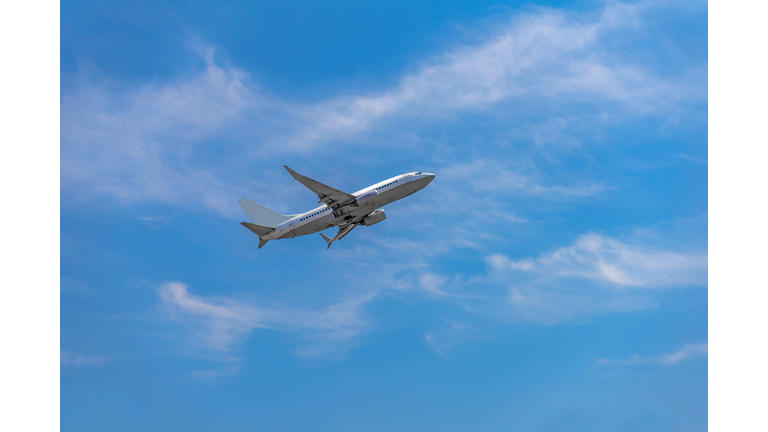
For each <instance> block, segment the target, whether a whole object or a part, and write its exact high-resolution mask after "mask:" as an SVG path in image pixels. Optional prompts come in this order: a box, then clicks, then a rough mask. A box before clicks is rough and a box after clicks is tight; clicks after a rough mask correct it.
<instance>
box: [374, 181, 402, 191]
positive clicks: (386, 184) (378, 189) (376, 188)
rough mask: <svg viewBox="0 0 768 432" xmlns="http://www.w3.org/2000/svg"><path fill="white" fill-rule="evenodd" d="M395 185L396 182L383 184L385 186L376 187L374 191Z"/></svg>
mask: <svg viewBox="0 0 768 432" xmlns="http://www.w3.org/2000/svg"><path fill="white" fill-rule="evenodd" d="M395 183H397V180H395V181H393V182H392V183H387V184H385V185H382V186H379V187H377V188H376V190H379V189H382V188H385V187H387V186H389V185H393V184H395Z"/></svg>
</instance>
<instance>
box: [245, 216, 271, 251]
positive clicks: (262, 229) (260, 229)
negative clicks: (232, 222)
mask: <svg viewBox="0 0 768 432" xmlns="http://www.w3.org/2000/svg"><path fill="white" fill-rule="evenodd" d="M240 225H242V226H244V227H246V228H248V229H249V230H251V231H253V232H254V233H256V235H257V236H259V237H261V236H263V235H267V234H269V233H271V232H272V231H274V230H275V229H274V228H272V227H268V226H264V225H257V224H252V223H250V222H240ZM259 247H261V246H259Z"/></svg>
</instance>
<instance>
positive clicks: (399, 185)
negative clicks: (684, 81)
mask: <svg viewBox="0 0 768 432" xmlns="http://www.w3.org/2000/svg"><path fill="white" fill-rule="evenodd" d="M434 178H435V176H434V175H433V174H428V173H415V172H414V173H408V174H402V175H399V176H396V177H392V178H390V179H387V180H384V181H382V182H379V183H377V184H375V185H372V186H369V187H367V188H365V189H361V190H359V191H357V192H355V193H353V194H352V195H354V196H355V197H360V196H363V195H365V194H367V193H369V192H371V191H375V192H376V193H378V196H375V194H370V195H374V197H373V198H372V199H370V200H367V201H369V202H366V204H365V205H362V206H358V205H357V203H353V204H350V205H347V206H345V207H344V214H341V215H340V216H338V217H337V216H335V215H334V211H333V209H331V208H329V207H328V206H327V205H325V204H323V205H321V206H319V207H317V208H314V209H312V210H310V211H308V212H306V213H302V214H298V215H296V216H294V217H293V218H291V219H289V220H287V221H285V222H283V223H281V224H280V225H278V226H277V227H275V230H274V231H273V232H271V233H269V234H267V235H265V236H261V238H262V239H264V240H276V239H281V238H291V237H299V236H304V235H309V234H314V233H317V232H320V231H323V230H326V229H328V228H332V227H335V226H339V225H343V224H345V223H350V222H351V221H355V220H360V219H361V218H364V217H365V216H366V215H368V214H370V213H371V212H373V211H374V210H376V209H378V208H380V207H383V206H385V205H387V204H389V203H392V202H395V201H397V200H399V199H401V198H405V197H407V196H408V195H411V194H413V193H415V192H418V191H419V190H421V189H423V188H424V187H425V186H426V185H428V184H429V182H431V181H432V179H434ZM336 213H337V214H338V213H340V212H338V211H337V212H336Z"/></svg>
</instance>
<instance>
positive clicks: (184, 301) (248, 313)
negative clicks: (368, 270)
mask: <svg viewBox="0 0 768 432" xmlns="http://www.w3.org/2000/svg"><path fill="white" fill-rule="evenodd" d="M159 294H160V298H161V299H162V302H163V305H164V306H165V308H166V310H167V311H168V312H169V313H170V316H171V317H172V318H173V319H176V320H179V321H182V322H184V323H187V324H189V325H190V326H191V328H192V329H193V335H194V339H195V340H196V341H198V342H199V343H200V344H201V346H202V347H203V348H205V349H209V350H213V351H217V352H221V353H231V352H232V351H234V350H236V349H237V348H238V347H239V345H240V344H241V343H242V342H243V341H244V340H245V339H246V338H247V337H248V335H249V334H250V333H251V332H252V331H253V330H255V329H271V330H277V331H287V332H293V333H296V334H298V335H300V336H301V337H302V338H304V339H306V340H307V341H308V343H307V344H306V345H305V346H302V347H300V348H299V350H298V352H297V353H298V355H299V356H302V357H327V356H334V355H339V354H342V353H343V352H344V350H345V349H346V348H348V346H349V345H350V343H351V340H352V339H353V338H354V337H355V336H357V335H358V334H359V333H360V332H361V331H362V330H363V329H364V328H365V326H366V323H365V320H364V319H363V318H362V316H361V309H362V308H363V307H364V306H365V304H366V303H368V302H369V301H371V300H372V299H373V298H374V297H375V296H376V292H368V293H364V294H359V295H357V296H355V297H351V298H348V299H345V300H343V301H340V302H338V303H334V304H331V305H328V306H325V307H323V308H321V309H319V310H307V309H300V308H297V307H294V306H290V305H271V306H269V307H267V306H263V305H259V304H258V303H256V302H255V301H253V300H247V299H235V298H227V297H204V296H198V295H195V294H192V293H190V292H189V290H188V288H187V285H185V284H183V283H181V282H166V283H164V284H163V285H162V286H161V287H160V288H159Z"/></svg>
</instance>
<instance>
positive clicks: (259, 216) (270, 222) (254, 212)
mask: <svg viewBox="0 0 768 432" xmlns="http://www.w3.org/2000/svg"><path fill="white" fill-rule="evenodd" d="M238 202H239V203H240V205H241V206H242V207H243V210H245V212H246V213H248V216H249V217H250V218H251V221H252V222H253V223H254V224H259V225H263V226H267V227H273V228H274V227H276V226H278V225H280V224H281V223H283V222H285V221H287V220H288V219H290V218H292V217H294V216H295V215H287V216H286V215H282V214H280V213H278V212H276V211H274V210H272V209H269V208H266V207H264V206H263V205H261V204H259V203H257V202H254V201H251V200H249V199H248V198H243V199H241V200H240V201H238ZM249 229H250V228H249ZM251 231H253V230H251ZM254 232H255V231H254ZM257 234H258V233H257Z"/></svg>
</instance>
